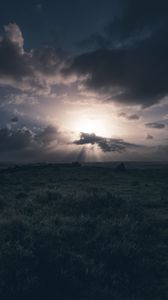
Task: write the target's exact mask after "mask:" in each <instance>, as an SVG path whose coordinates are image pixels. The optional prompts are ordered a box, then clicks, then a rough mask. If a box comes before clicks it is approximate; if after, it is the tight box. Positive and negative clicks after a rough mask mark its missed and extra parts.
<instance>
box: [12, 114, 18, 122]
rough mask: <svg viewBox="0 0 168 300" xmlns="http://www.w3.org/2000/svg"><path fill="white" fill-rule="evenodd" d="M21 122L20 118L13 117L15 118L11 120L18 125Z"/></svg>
mask: <svg viewBox="0 0 168 300" xmlns="http://www.w3.org/2000/svg"><path fill="white" fill-rule="evenodd" d="M18 121H19V119H18V117H16V116H15V117H13V118H11V122H12V123H17V122H18Z"/></svg>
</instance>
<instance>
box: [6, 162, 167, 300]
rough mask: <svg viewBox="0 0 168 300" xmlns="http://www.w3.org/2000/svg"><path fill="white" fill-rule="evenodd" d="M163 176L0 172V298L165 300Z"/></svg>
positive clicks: (83, 170) (92, 170)
mask: <svg viewBox="0 0 168 300" xmlns="http://www.w3.org/2000/svg"><path fill="white" fill-rule="evenodd" d="M167 178H168V169H166V168H165V169H157V170H148V169H146V170H130V171H127V172H125V173H122V172H121V173H120V172H119V173H118V172H115V171H114V170H111V169H108V168H98V167H93V166H91V167H77V166H76V167H75V166H71V167H69V166H65V167H63V166H62V167H61V166H40V167H37V166H36V167H33V166H30V167H18V168H12V169H9V170H6V171H4V170H3V171H1V172H0V189H1V194H0V299H2V300H15V299H16V300H35V299H36V300H38V299H39V300H52V299H54V300H56V299H58V300H68V299H69V300H71V299H73V300H76V299H77V300H91V299H92V300H113V299H114V300H145V299H146V300H149V299H152V300H156V299H157V300H162V299H163V300H164V299H168V238H167V234H168V215H167V213H168V193H167V191H168V180H167Z"/></svg>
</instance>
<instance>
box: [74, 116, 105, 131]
mask: <svg viewBox="0 0 168 300" xmlns="http://www.w3.org/2000/svg"><path fill="white" fill-rule="evenodd" d="M103 127H104V124H103V122H102V121H101V120H98V119H89V118H85V119H82V120H79V122H78V124H77V126H76V129H77V130H78V131H79V132H85V133H95V134H100V133H101V131H102V129H103Z"/></svg>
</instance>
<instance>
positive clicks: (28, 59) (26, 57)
mask: <svg viewBox="0 0 168 300" xmlns="http://www.w3.org/2000/svg"><path fill="white" fill-rule="evenodd" d="M4 31H5V32H4V36H1V37H0V83H1V85H9V86H13V87H15V88H19V89H22V90H32V91H35V90H41V91H44V90H45V89H47V87H49V86H50V85H51V84H52V83H54V82H56V81H57V79H58V78H57V76H58V77H59V71H60V68H61V67H63V65H64V62H65V60H66V54H65V53H64V51H63V50H61V49H58V48H53V47H47V46H46V47H41V48H39V49H33V50H31V51H29V52H26V51H25V50H24V47H23V46H24V39H23V36H22V32H21V30H20V28H19V26H18V25H17V24H15V23H10V24H8V25H7V26H5V27H4Z"/></svg>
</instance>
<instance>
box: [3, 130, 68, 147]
mask: <svg viewBox="0 0 168 300" xmlns="http://www.w3.org/2000/svg"><path fill="white" fill-rule="evenodd" d="M61 139H62V138H61V133H60V132H59V131H58V129H57V128H56V127H53V126H47V127H45V128H43V129H41V130H37V131H36V132H33V131H32V130H30V129H29V128H27V127H22V128H17V129H9V128H1V129H0V152H13V151H20V153H21V152H22V151H25V150H27V151H28V150H29V151H30V150H31V151H34V152H36V151H39V150H40V149H41V150H42V151H43V152H45V151H46V150H47V148H48V147H49V146H50V145H51V143H52V142H55V143H58V144H59V143H61Z"/></svg>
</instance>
